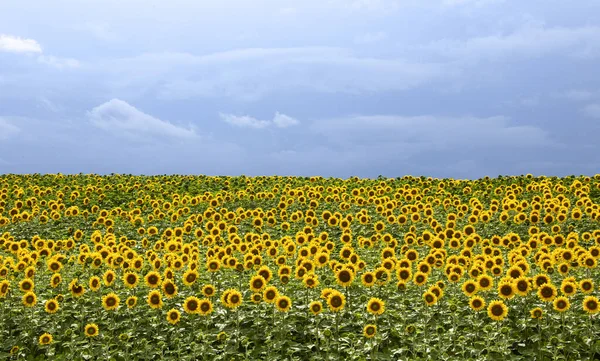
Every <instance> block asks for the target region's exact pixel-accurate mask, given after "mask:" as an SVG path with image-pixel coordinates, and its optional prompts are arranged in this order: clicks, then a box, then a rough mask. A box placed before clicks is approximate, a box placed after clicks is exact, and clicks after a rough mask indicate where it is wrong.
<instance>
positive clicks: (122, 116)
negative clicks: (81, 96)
mask: <svg viewBox="0 0 600 361" xmlns="http://www.w3.org/2000/svg"><path fill="white" fill-rule="evenodd" d="M87 117H88V119H89V121H90V122H91V123H92V124H93V125H95V126H96V127H98V128H100V129H104V130H106V131H108V132H110V133H113V134H115V135H125V136H127V137H130V138H136V139H143V138H144V137H146V136H152V137H159V138H162V137H165V136H167V137H174V138H193V137H196V133H195V132H194V130H193V129H186V128H183V127H179V126H176V125H174V124H172V123H169V122H168V121H164V120H161V119H158V118H155V117H153V116H151V115H148V114H146V113H144V112H142V111H140V110H138V109H137V108H135V107H133V106H131V105H129V104H128V103H127V102H125V101H123V100H120V99H112V100H110V101H108V102H106V103H104V104H102V105H99V106H97V107H95V108H94V109H92V110H91V111H89V112H88V113H87Z"/></svg>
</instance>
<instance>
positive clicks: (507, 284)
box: [498, 281, 515, 300]
mask: <svg viewBox="0 0 600 361" xmlns="http://www.w3.org/2000/svg"><path fill="white" fill-rule="evenodd" d="M498 296H500V298H503V299H505V300H510V299H511V298H513V297H514V296H515V287H514V284H513V283H512V282H511V281H504V282H500V284H498Z"/></svg>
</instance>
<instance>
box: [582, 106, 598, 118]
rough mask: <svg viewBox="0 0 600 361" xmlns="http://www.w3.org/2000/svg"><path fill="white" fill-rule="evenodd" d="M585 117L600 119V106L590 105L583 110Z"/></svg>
mask: <svg viewBox="0 0 600 361" xmlns="http://www.w3.org/2000/svg"><path fill="white" fill-rule="evenodd" d="M582 112H583V114H584V115H585V116H587V117H590V118H598V119H600V104H589V105H587V106H585V107H584V108H583V109H582Z"/></svg>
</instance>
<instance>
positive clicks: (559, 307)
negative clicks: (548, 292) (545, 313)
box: [553, 296, 571, 312]
mask: <svg viewBox="0 0 600 361" xmlns="http://www.w3.org/2000/svg"><path fill="white" fill-rule="evenodd" d="M553 305H554V310H556V311H558V312H565V311H566V310H568V309H569V308H570V307H571V302H569V299H568V298H566V297H564V296H560V297H556V298H555V299H554V303H553Z"/></svg>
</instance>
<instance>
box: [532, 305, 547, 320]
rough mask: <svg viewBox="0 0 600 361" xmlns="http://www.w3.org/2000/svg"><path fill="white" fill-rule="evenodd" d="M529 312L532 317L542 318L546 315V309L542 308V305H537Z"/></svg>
mask: <svg viewBox="0 0 600 361" xmlns="http://www.w3.org/2000/svg"><path fill="white" fill-rule="evenodd" d="M529 313H530V314H531V318H542V316H543V315H544V310H542V309H541V308H540V307H536V308H534V309H532V310H531V311H529Z"/></svg>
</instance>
